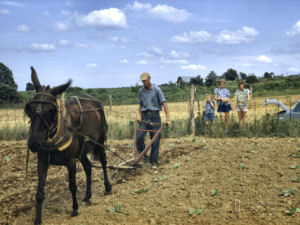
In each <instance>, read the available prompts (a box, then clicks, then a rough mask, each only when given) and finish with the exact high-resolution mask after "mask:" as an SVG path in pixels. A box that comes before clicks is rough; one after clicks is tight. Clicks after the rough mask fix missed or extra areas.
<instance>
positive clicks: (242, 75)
mask: <svg viewBox="0 0 300 225" xmlns="http://www.w3.org/2000/svg"><path fill="white" fill-rule="evenodd" d="M240 78H241V80H246V79H247V74H245V73H243V72H240Z"/></svg>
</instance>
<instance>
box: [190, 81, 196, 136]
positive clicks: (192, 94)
mask: <svg viewBox="0 0 300 225" xmlns="http://www.w3.org/2000/svg"><path fill="white" fill-rule="evenodd" d="M194 101H195V86H194V84H192V85H191V98H190V112H189V114H190V124H189V132H190V133H191V134H193V135H195V118H194Z"/></svg>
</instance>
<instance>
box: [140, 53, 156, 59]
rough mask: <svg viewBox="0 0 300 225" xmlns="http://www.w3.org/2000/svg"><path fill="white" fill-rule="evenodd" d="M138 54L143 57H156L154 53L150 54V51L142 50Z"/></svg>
mask: <svg viewBox="0 0 300 225" xmlns="http://www.w3.org/2000/svg"><path fill="white" fill-rule="evenodd" d="M137 55H138V56H141V57H145V58H152V57H154V55H153V54H150V53H148V52H140V53H138V54H137Z"/></svg>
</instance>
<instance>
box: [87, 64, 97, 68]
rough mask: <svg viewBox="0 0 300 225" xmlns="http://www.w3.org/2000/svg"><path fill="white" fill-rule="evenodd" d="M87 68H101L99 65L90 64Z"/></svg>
mask: <svg viewBox="0 0 300 225" xmlns="http://www.w3.org/2000/svg"><path fill="white" fill-rule="evenodd" d="M86 67H87V68H96V67H99V66H98V64H97V63H89V64H87V65H86Z"/></svg>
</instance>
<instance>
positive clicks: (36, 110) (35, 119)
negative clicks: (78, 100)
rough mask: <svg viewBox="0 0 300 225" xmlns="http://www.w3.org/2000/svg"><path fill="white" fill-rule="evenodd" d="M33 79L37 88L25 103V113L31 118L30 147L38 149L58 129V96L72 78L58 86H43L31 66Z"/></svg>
mask: <svg viewBox="0 0 300 225" xmlns="http://www.w3.org/2000/svg"><path fill="white" fill-rule="evenodd" d="M31 80H32V83H33V85H34V88H35V91H36V93H35V96H34V97H33V99H32V100H31V101H29V102H28V103H27V104H26V105H25V109H24V111H25V114H26V115H27V116H28V117H29V118H30V123H31V125H30V135H29V139H28V147H29V148H30V149H31V150H32V151H33V152H36V151H38V150H39V149H40V148H41V147H42V146H43V145H44V144H45V143H46V139H47V138H49V137H51V135H53V133H54V132H55V130H56V124H57V111H58V105H57V101H56V96H57V95H59V94H61V93H63V92H64V91H66V90H67V88H68V87H69V86H70V84H71V82H72V81H71V80H69V81H68V82H67V83H65V84H62V85H59V86H57V87H53V88H50V87H49V86H42V85H41V84H40V82H39V79H38V76H37V74H36V71H35V69H34V68H33V67H31Z"/></svg>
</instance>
